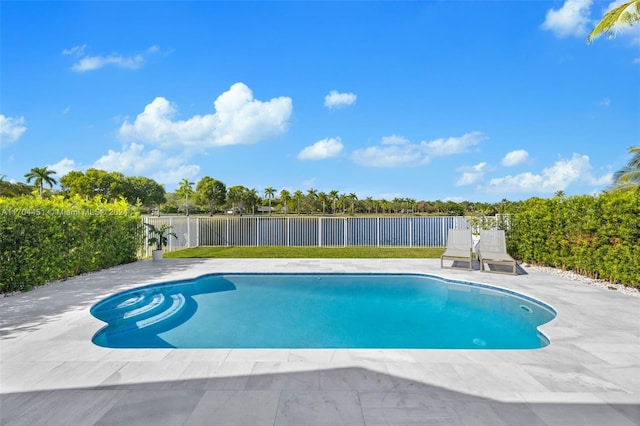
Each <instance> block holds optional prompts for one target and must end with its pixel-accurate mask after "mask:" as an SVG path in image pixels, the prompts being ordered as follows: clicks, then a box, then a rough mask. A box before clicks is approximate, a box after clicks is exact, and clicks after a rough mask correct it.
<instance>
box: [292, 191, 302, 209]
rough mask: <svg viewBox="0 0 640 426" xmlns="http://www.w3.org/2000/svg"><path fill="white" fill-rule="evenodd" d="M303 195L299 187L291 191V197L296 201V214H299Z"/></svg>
mask: <svg viewBox="0 0 640 426" xmlns="http://www.w3.org/2000/svg"><path fill="white" fill-rule="evenodd" d="M302 197H304V194H303V193H302V191H300V190H299V189H298V190H297V191H296V192H294V193H293V198H294V199H295V200H296V202H297V203H298V214H300V200H301V199H302Z"/></svg>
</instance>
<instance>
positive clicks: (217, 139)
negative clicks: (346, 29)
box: [119, 83, 293, 148]
mask: <svg viewBox="0 0 640 426" xmlns="http://www.w3.org/2000/svg"><path fill="white" fill-rule="evenodd" d="M214 107H215V113H213V114H207V115H195V116H193V117H191V118H189V119H187V120H173V118H174V116H175V115H176V112H177V110H176V107H175V106H174V105H173V104H171V103H170V102H169V101H168V100H167V99H165V98H162V97H157V98H155V99H154V100H153V102H151V103H150V104H148V105H147V106H146V107H145V108H144V111H143V112H142V113H140V114H138V116H137V117H136V119H135V120H134V121H133V123H130V122H129V121H128V120H125V122H124V123H123V124H122V126H121V127H120V130H119V134H120V136H121V137H122V138H124V139H126V140H134V141H142V142H149V143H152V144H155V145H159V146H162V147H175V146H176V145H181V146H185V147H194V148H197V147H201V148H202V147H210V146H220V145H236V144H251V143H257V142H261V141H264V140H268V139H272V138H274V137H276V136H279V135H281V134H283V133H285V132H286V131H287V129H288V128H289V118H290V116H291V111H292V108H293V107H292V103H291V98H288V97H278V98H273V99H271V100H269V101H266V102H262V101H259V100H257V99H254V98H253V93H252V92H251V89H249V87H247V86H246V85H245V84H244V83H236V84H234V85H233V86H231V88H230V89H229V90H228V91H226V92H224V93H222V94H221V95H220V96H218V98H217V99H216V100H215V102H214Z"/></svg>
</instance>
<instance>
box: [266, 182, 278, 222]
mask: <svg viewBox="0 0 640 426" xmlns="http://www.w3.org/2000/svg"><path fill="white" fill-rule="evenodd" d="M275 194H276V190H275V189H274V188H273V187H272V186H267V187H266V188H265V189H264V196H265V198H266V199H267V200H269V216H271V200H272V199H273V197H274V196H275Z"/></svg>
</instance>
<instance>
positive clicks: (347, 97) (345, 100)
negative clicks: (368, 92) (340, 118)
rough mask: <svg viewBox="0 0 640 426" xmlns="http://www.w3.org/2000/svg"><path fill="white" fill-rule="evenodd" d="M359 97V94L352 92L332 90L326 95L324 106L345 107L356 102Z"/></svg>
mask: <svg viewBox="0 0 640 426" xmlns="http://www.w3.org/2000/svg"><path fill="white" fill-rule="evenodd" d="M357 99H358V96H357V95H355V94H353V93H351V92H348V93H339V92H338V91H337V90H332V91H330V92H329V94H328V95H327V96H325V97H324V106H326V107H327V108H329V109H333V108H344V107H347V106H350V105H353V104H354V103H356V100H357Z"/></svg>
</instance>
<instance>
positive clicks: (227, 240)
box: [225, 216, 229, 247]
mask: <svg viewBox="0 0 640 426" xmlns="http://www.w3.org/2000/svg"><path fill="white" fill-rule="evenodd" d="M225 242H226V246H227V247H229V217H228V216H227V238H226V239H225Z"/></svg>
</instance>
